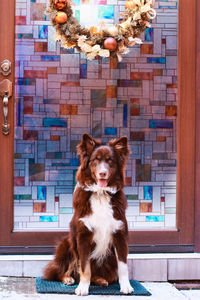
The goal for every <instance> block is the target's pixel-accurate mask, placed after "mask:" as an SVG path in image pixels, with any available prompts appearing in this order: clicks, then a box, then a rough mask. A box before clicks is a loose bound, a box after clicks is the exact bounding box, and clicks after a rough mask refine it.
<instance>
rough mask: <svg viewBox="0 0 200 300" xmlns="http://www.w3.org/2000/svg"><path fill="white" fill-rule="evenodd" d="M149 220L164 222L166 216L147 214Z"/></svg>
mask: <svg viewBox="0 0 200 300" xmlns="http://www.w3.org/2000/svg"><path fill="white" fill-rule="evenodd" d="M146 221H147V222H164V221H165V217H164V216H146Z"/></svg>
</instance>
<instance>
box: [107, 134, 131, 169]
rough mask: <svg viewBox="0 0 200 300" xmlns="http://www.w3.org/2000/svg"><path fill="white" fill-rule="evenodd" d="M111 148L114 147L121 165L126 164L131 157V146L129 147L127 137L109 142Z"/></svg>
mask: <svg viewBox="0 0 200 300" xmlns="http://www.w3.org/2000/svg"><path fill="white" fill-rule="evenodd" d="M109 146H111V147H113V148H114V149H115V151H116V153H117V154H118V157H119V161H120V162H121V163H125V162H126V160H127V159H128V157H129V153H130V150H129V146H128V138H127V137H126V136H122V137H121V138H119V139H115V140H112V141H110V142H109Z"/></svg>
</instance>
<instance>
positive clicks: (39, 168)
mask: <svg viewBox="0 0 200 300" xmlns="http://www.w3.org/2000/svg"><path fill="white" fill-rule="evenodd" d="M29 179H30V180H31V181H44V180H45V165H44V164H29Z"/></svg>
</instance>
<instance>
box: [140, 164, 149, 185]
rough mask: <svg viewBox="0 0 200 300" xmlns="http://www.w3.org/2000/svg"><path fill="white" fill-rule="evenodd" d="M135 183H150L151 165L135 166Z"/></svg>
mask: <svg viewBox="0 0 200 300" xmlns="http://www.w3.org/2000/svg"><path fill="white" fill-rule="evenodd" d="M136 181H145V182H148V181H151V165H146V164H145V165H142V164H136Z"/></svg>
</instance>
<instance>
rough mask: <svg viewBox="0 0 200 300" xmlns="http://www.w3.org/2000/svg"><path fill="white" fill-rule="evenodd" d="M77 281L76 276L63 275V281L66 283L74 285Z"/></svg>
mask: <svg viewBox="0 0 200 300" xmlns="http://www.w3.org/2000/svg"><path fill="white" fill-rule="evenodd" d="M74 282H75V280H74V278H73V277H71V276H63V278H62V283H63V284H66V285H73V284H74Z"/></svg>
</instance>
